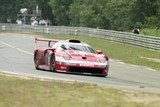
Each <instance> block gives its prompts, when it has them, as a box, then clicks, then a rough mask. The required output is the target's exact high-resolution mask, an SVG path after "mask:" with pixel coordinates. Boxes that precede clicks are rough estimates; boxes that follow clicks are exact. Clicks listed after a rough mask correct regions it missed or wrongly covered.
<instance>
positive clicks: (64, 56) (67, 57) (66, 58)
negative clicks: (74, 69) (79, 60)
mask: <svg viewBox="0 0 160 107" xmlns="http://www.w3.org/2000/svg"><path fill="white" fill-rule="evenodd" d="M63 58H64V59H65V60H70V59H71V57H70V56H69V55H68V54H64V55H63Z"/></svg>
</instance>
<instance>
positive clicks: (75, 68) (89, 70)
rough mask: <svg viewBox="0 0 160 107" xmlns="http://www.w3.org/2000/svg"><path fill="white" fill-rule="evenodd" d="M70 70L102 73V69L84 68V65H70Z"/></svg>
mask: <svg viewBox="0 0 160 107" xmlns="http://www.w3.org/2000/svg"><path fill="white" fill-rule="evenodd" d="M69 72H75V73H91V74H102V69H95V68H82V67H69Z"/></svg>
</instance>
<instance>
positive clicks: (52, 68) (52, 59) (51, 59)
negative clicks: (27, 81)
mask: <svg viewBox="0 0 160 107" xmlns="http://www.w3.org/2000/svg"><path fill="white" fill-rule="evenodd" d="M49 68H50V71H51V72H54V71H55V55H54V54H53V55H51V58H50V66H49Z"/></svg>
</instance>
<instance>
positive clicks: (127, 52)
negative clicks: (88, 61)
mask: <svg viewBox="0 0 160 107" xmlns="http://www.w3.org/2000/svg"><path fill="white" fill-rule="evenodd" d="M42 36H43V37H46V38H55V39H79V40H82V41H84V42H87V43H88V44H90V45H91V46H92V47H93V48H94V49H95V50H97V49H100V50H102V51H103V52H104V53H106V54H107V55H108V56H109V57H110V58H112V59H118V60H121V61H123V62H125V63H130V64H135V65H141V66H146V67H150V68H153V69H156V70H160V66H159V65H160V51H153V50H149V49H146V48H142V47H136V46H131V45H127V44H122V43H117V42H112V41H108V40H103V39H97V38H92V37H86V36H71V35H42Z"/></svg>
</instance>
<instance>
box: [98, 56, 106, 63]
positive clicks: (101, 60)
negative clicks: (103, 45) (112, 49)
mask: <svg viewBox="0 0 160 107" xmlns="http://www.w3.org/2000/svg"><path fill="white" fill-rule="evenodd" d="M106 61H107V60H106V59H105V58H103V57H102V58H99V62H100V63H105V62H106Z"/></svg>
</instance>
